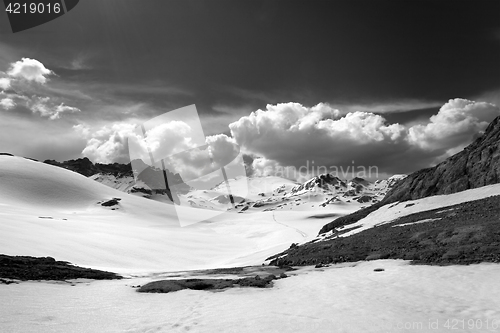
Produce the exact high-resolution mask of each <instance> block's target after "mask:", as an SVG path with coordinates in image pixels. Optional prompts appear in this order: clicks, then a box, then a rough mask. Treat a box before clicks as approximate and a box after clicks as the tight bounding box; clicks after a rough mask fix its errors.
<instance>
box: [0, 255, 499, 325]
mask: <svg viewBox="0 0 500 333" xmlns="http://www.w3.org/2000/svg"><path fill="white" fill-rule="evenodd" d="M376 268H383V269H384V271H382V272H375V271H374V269H376ZM293 274H294V275H293V276H291V277H289V278H286V279H281V280H278V281H275V282H274V287H273V288H269V289H268V288H266V289H254V288H234V289H228V290H225V291H219V292H210V291H201V290H199V291H197V290H183V291H179V292H175V293H169V294H141V293H137V292H135V289H134V288H132V287H131V286H132V285H137V284H141V285H142V284H145V283H147V282H149V281H150V279H147V278H141V279H130V280H121V281H95V282H90V283H77V284H76V285H75V286H70V285H68V284H56V283H37V282H27V283H21V284H11V285H0V299H2V300H8V301H7V302H5V301H2V302H0V328H1V330H2V332H8V333H10V332H23V333H31V332H32V333H40V332H53V333H57V332H61V333H62V332H64V333H67V332H82V333H86V332H89V333H90V332H92V333H94V332H102V333H107V332H136V333H139V332H144V333H146V332H168V333H170V332H186V331H190V332H231V333H232V332H242V333H244V332H251V333H255V332H264V333H268V332H283V333H288V332H318V333H323V332H448V331H457V332H498V330H499V327H500V288H498V277H499V276H500V265H498V264H479V265H469V266H446V267H438V266H413V265H408V262H405V261H395V260H378V261H369V262H362V263H357V264H356V263H349V264H341V265H334V266H331V267H328V268H322V269H314V268H302V269H301V270H299V271H298V272H294V273H293Z"/></svg>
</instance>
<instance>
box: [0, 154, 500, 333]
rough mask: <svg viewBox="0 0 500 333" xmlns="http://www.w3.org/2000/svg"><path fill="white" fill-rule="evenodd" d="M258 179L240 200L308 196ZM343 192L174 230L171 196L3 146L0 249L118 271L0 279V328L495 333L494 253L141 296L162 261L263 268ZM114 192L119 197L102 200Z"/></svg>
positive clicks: (384, 215) (338, 206) (334, 212)
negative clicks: (113, 183) (489, 258)
mask: <svg viewBox="0 0 500 333" xmlns="http://www.w3.org/2000/svg"><path fill="white" fill-rule="evenodd" d="M238 181H241V180H238V179H236V180H233V182H236V183H237V182H238ZM255 182H262V184H260V185H258V184H257V185H255V187H258V186H260V188H261V190H259V191H253V192H252V191H251V193H250V194H249V195H248V196H247V197H246V198H245V200H247V201H246V202H248V201H250V202H254V203H255V202H258V200H259V198H263V199H264V200H267V199H269V197H273V195H272V194H273V193H275V195H274V197H277V196H278V195H277V192H276V188H281V189H282V190H283V191H282V192H280V193H279V194H280V195H281V197H282V198H289V197H292V198H293V200H295V199H302V198H304V197H300V196H301V195H303V193H306V192H303V190H304V188H305V187H306V186H305V185H304V184H302V185H298V184H294V183H292V182H289V181H284V180H282V179H268V181H266V179H265V178H261V179H258V180H255ZM264 184H268V187H267V188H266V186H267V185H264ZM311 184H312V183H311ZM315 184H317V183H315ZM332 184H333V185H332ZM108 185H109V184H108ZM335 185H338V186H340V187H339V189H340V190H341V191H344V190H345V191H344V192H343V193H344V194H345V193H346V191H350V190H354V192H356V191H357V189H359V190H360V191H365V192H363V193H366V191H371V192H373V193H372V194H371V199H370V200H373V199H374V198H375V197H376V196H377V193H378V192H379V190H378V189H374V187H370V188H368V189H366V187H367V186H365V185H366V184H365V185H363V184H361V182H360V181H359V182H357V184H354V185H355V186H351V185H349V184H344V185H345V186H344V185H342V183H338V184H337V183H335V181H332V182H331V183H330V185H328V186H335ZM379 185H380V184H379ZM382 185H383V186H385V187H387V186H386V185H384V184H382ZM382 185H380V186H382ZM300 186H302V188H300ZM310 186H311V187H314V186H316V185H310ZM362 186H365V188H364V189H363V188H362ZM369 186H372V185H369ZM369 186H368V187H369ZM235 188H237V186H235ZM322 188H323V189H324V187H322ZM120 189H122V188H120ZM122 190H124V189H122ZM301 191H302V192H301ZM212 192H215V193H212ZM212 192H210V191H207V193H203V192H201V193H196V195H194V194H192V195H193V197H191V198H190V200H192V201H193V202H194V203H195V204H198V205H201V204H202V202H201V201H200V200H199V198H200V197H202V195H206V200H207V201H208V202H211V203H213V200H212V199H214V197H213V196H212V195H215V194H217V188H215V189H214V190H213V191H212ZM285 192H286V194H285ZM358 192H359V191H358ZM260 193H264V196H262V194H260ZM301 193H302V194H301ZM349 193H350V194H349V195H346V196H343V194H341V195H340V196H338V198H339V201H337V202H336V203H335V204H330V203H329V204H327V205H325V206H323V207H321V208H319V207H312V205H315V206H317V205H318V203H317V202H320V203H324V202H325V200H329V197H331V196H329V195H328V194H329V193H328V192H323V191H319V195H321V198H320V200H318V201H316V202H314V203H310V204H304V205H301V206H300V207H301V209H271V210H267V211H266V209H267V208H272V207H275V208H278V205H279V204H276V205H275V204H269V205H267V206H266V205H264V206H261V207H253V206H252V207H249V208H248V209H247V210H248V211H246V212H245V213H244V214H240V213H239V211H240V210H241V208H242V207H239V209H233V210H230V211H227V212H224V213H223V214H221V215H218V216H215V217H212V218H210V219H208V220H204V221H203V222H198V223H193V224H191V225H189V226H188V227H181V226H180V225H179V222H178V221H177V216H176V211H175V209H174V207H173V206H172V205H169V204H165V203H161V202H157V201H154V200H149V199H146V198H142V197H140V196H135V195H130V194H127V193H124V192H120V191H118V190H116V189H114V188H111V187H109V186H105V185H103V184H100V183H98V182H96V181H94V180H92V179H88V178H86V177H84V176H81V175H79V174H76V173H74V172H71V171H68V170H65V169H62V168H58V167H54V166H51V165H47V164H43V163H40V162H34V161H31V160H27V159H24V158H19V157H10V156H0V253H3V254H8V255H29V256H51V257H54V258H56V259H57V260H65V261H69V262H71V263H74V264H76V265H79V266H87V267H92V268H97V269H104V270H109V271H112V272H116V273H119V274H122V275H124V276H125V277H126V279H123V280H116V281H83V280H79V281H73V283H67V282H57V283H56V282H21V283H19V284H9V285H6V284H0V300H1V302H0V332H2V333H6V332H23V333H27V332H36V333H38V332H42V333H43V332H187V331H193V332H266V333H267V332H402V331H412V332H413V331H414V332H445V331H449V330H452V329H454V330H455V331H462V332H463V331H469V332H479V331H484V332H486V331H491V332H498V331H500V328H499V326H500V288H498V278H499V277H500V265H496V264H480V265H470V266H448V267H430V266H410V265H408V263H407V262H405V261H391V260H378V261H370V262H362V263H349V264H342V265H333V266H330V267H327V268H320V269H315V268H311V267H305V268H301V269H299V270H298V271H293V272H289V273H287V274H289V275H290V277H288V278H285V279H280V280H277V281H274V286H273V287H272V288H265V289H255V288H233V289H228V290H224V291H219V292H210V291H202V290H198V291H197V290H183V291H179V292H174V293H169V294H140V293H137V292H136V289H135V288H133V287H132V286H137V285H143V284H145V283H147V282H150V281H153V280H155V279H160V277H159V276H160V275H161V274H159V273H164V272H176V271H188V270H193V269H203V268H217V267H235V266H244V265H260V264H261V263H262V262H263V261H264V260H265V258H267V257H268V256H270V255H273V254H276V253H279V252H281V251H283V250H284V249H286V248H288V247H289V246H290V244H291V243H302V242H306V241H309V240H312V239H313V238H314V237H316V235H317V231H318V230H319V229H320V228H321V227H322V226H323V225H324V224H325V223H327V222H329V221H331V220H332V219H333V218H335V217H337V216H340V215H344V214H347V213H350V212H352V211H354V210H356V209H358V208H359V206H361V205H362V203H359V202H358V203H356V204H350V203H347V202H346V201H347V199H346V198H348V197H350V198H354V197H355V196H357V197H361V196H362V195H361V193H353V192H352V191H351V192H349ZM234 194H235V195H237V191H236V193H234ZM351 194H353V195H351ZM494 194H500V185H494V186H488V187H484V188H481V189H476V190H470V191H466V192H463V193H457V194H455V195H450V196H442V197H440V198H437V197H433V198H429V199H421V200H416V201H414V202H412V203H414V205H413V206H408V207H405V205H407V204H408V203H403V204H397V205H393V206H391V207H382V208H381V209H379V210H378V211H376V212H373V213H372V214H371V215H370V216H368V217H367V218H365V219H363V220H361V221H360V222H358V223H361V224H362V225H363V227H362V228H369V227H372V226H374V225H375V224H378V223H385V222H388V221H390V220H393V219H395V218H397V217H399V216H402V215H404V214H409V213H412V212H417V211H420V210H427V209H433V208H438V207H445V206H449V205H452V204H455V203H459V202H463V201H467V200H473V199H478V198H481V197H486V196H490V195H494ZM287 196H288V197H287ZM297 196H299V197H297ZM113 198H119V199H121V200H119V201H118V203H117V204H116V205H111V206H109V207H105V206H102V205H101V203H104V202H107V201H109V200H111V199H113ZM436 198H437V199H436ZM184 199H186V198H184ZM211 200H212V201H211ZM280 200H281V199H280ZM349 200H350V199H349ZM218 201H223V200H222V199H219V200H218ZM284 202H285V203H289V202H291V201H290V200H285V201H284ZM292 202H293V201H292ZM222 204H223V203H220V205H222ZM280 204H281V203H280ZM263 207H264V208H263ZM297 207H298V206H297ZM185 212H187V213H186V216H188V217H189V216H190V217H191V218H192V220H193V221H199V220H203V217H204V216H210V214H208V212H209V211H208V210H204V209H199V208H189V207H187V208H186V211H185ZM212 215H213V214H212ZM422 222H423V221H422ZM362 228H360V229H362ZM376 268H383V269H384V270H383V271H374V269H376ZM183 274H184V276H189V274H190V273H189V272H185V273H183ZM196 277H199V276H196ZM212 277H213V276H212ZM72 284H73V285H72Z"/></svg>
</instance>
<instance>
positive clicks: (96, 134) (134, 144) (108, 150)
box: [73, 121, 239, 181]
mask: <svg viewBox="0 0 500 333" xmlns="http://www.w3.org/2000/svg"><path fill="white" fill-rule="evenodd" d="M73 128H74V129H75V131H77V132H78V133H79V134H80V135H81V136H82V137H84V138H85V139H86V140H87V145H86V147H85V148H84V149H83V151H82V154H83V155H84V156H87V157H88V158H90V159H91V160H93V161H95V162H99V163H113V162H120V163H129V162H130V161H131V160H135V159H141V160H143V161H144V162H146V163H147V164H150V165H151V163H153V164H154V166H156V167H162V166H163V165H164V166H165V167H166V168H167V169H169V170H170V171H171V172H174V173H179V174H180V175H181V176H182V178H183V179H184V181H188V180H193V179H197V178H199V177H201V176H204V175H207V174H210V173H212V172H214V171H215V170H218V169H220V168H221V167H223V166H226V165H227V164H229V163H230V162H232V161H233V160H235V158H236V157H237V156H238V154H239V148H238V145H236V143H235V140H234V139H233V138H230V137H228V136H227V135H225V134H218V135H213V136H208V137H207V138H206V140H205V142H204V144H203V145H202V146H199V142H197V140H194V139H193V137H195V136H196V133H192V132H193V129H192V128H191V127H190V126H189V125H188V124H187V123H185V122H183V121H170V122H166V123H164V124H161V125H159V126H156V127H153V128H152V129H150V130H149V131H146V133H145V134H146V135H145V136H144V135H143V133H142V129H141V127H139V126H137V125H135V124H127V123H116V124H112V125H106V126H103V127H100V128H97V129H92V128H90V127H88V126H85V125H83V124H79V125H76V126H74V127H73ZM151 156H153V160H152V161H151ZM162 163H163V164H162Z"/></svg>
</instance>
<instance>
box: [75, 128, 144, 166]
mask: <svg viewBox="0 0 500 333" xmlns="http://www.w3.org/2000/svg"><path fill="white" fill-rule="evenodd" d="M73 128H74V129H75V130H76V131H77V132H78V133H80V134H81V136H82V137H83V138H85V139H86V140H87V145H86V147H85V148H84V149H83V151H82V155H83V156H86V157H88V158H90V159H91V160H93V161H94V162H97V163H113V162H118V163H129V162H130V159H129V154H128V146H127V137H128V136H130V135H134V130H135V125H132V124H125V123H121V124H113V125H108V126H103V127H101V128H99V129H97V130H92V129H91V128H90V127H88V126H85V125H82V124H79V125H75V126H73Z"/></svg>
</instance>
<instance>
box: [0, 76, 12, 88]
mask: <svg viewBox="0 0 500 333" xmlns="http://www.w3.org/2000/svg"><path fill="white" fill-rule="evenodd" d="M9 88H10V79H9V78H6V77H0V89H3V90H7V89H9Z"/></svg>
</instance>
